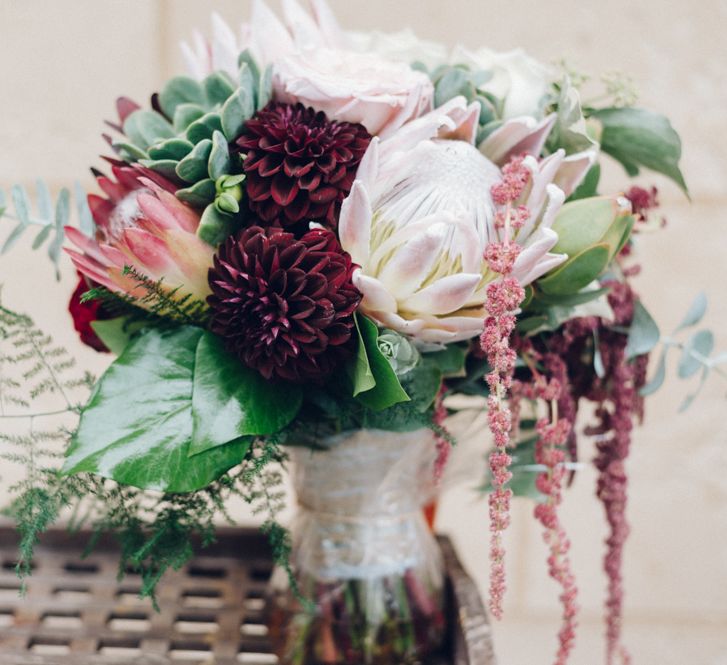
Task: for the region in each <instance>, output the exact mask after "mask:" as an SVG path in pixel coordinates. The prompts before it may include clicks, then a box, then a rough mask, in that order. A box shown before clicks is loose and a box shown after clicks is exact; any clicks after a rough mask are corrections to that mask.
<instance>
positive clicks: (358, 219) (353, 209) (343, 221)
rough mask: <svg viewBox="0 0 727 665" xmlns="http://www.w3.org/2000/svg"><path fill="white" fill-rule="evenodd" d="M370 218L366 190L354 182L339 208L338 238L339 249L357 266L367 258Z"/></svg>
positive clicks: (359, 183) (370, 212)
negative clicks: (345, 252) (339, 241)
mask: <svg viewBox="0 0 727 665" xmlns="http://www.w3.org/2000/svg"><path fill="white" fill-rule="evenodd" d="M371 218H372V211H371V203H370V201H369V197H368V193H367V192H366V188H365V187H364V186H363V185H362V184H361V182H359V181H356V182H354V183H353V187H352V188H351V193H350V194H349V195H348V197H347V198H346V199H345V200H344V201H343V205H342V206H341V215H340V217H339V218H338V236H339V238H340V240H341V247H343V249H345V250H346V251H347V252H348V253H349V254H350V255H351V260H352V261H353V262H354V263H357V264H359V265H361V264H364V263H366V261H367V260H368V257H369V243H370V241H371V221H372V220H371Z"/></svg>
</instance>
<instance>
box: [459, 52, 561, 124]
mask: <svg viewBox="0 0 727 665" xmlns="http://www.w3.org/2000/svg"><path fill="white" fill-rule="evenodd" d="M451 62H452V64H463V65H468V66H469V67H472V68H473V69H482V70H485V71H489V72H491V73H492V75H493V76H492V78H491V79H490V80H489V81H487V82H486V83H484V84H483V85H482V86H481V87H482V90H484V91H485V92H489V93H491V94H493V95H495V97H498V98H500V99H503V100H504V109H503V116H504V118H505V119H509V118H515V117H518V116H535V117H539V116H541V115H542V110H543V109H542V100H543V97H544V96H545V95H546V94H547V92H548V90H549V89H550V84H551V81H552V80H553V77H554V73H553V71H552V69H551V68H550V67H548V66H546V65H544V64H543V63H541V62H538V61H537V60H535V59H533V58H531V57H530V56H529V55H528V54H527V53H525V51H523V50H522V49H515V50H513V51H506V52H497V51H491V50H490V49H487V48H481V49H479V50H478V51H474V52H473V51H468V50H467V49H465V48H463V47H461V46H458V47H456V48H455V49H454V51H453V53H452V57H451Z"/></svg>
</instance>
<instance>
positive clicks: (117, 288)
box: [66, 163, 214, 304]
mask: <svg viewBox="0 0 727 665" xmlns="http://www.w3.org/2000/svg"><path fill="white" fill-rule="evenodd" d="M112 172H113V174H114V176H115V178H116V180H112V179H111V178H107V177H105V176H100V177H99V178H98V184H99V186H100V187H101V189H102V190H103V192H104V193H105V194H106V196H107V198H103V197H100V196H96V195H93V194H92V195H90V196H89V198H88V203H89V207H90V208H91V213H92V214H93V218H94V220H95V222H96V226H97V230H96V235H95V237H93V238H89V237H87V236H85V235H84V234H83V233H81V232H80V231H78V230H77V229H74V228H73V227H66V236H67V237H68V239H69V240H70V241H71V242H72V243H73V244H74V245H76V247H78V248H79V249H80V250H81V251H80V252H79V251H76V250H73V249H66V252H67V253H68V254H69V255H70V257H71V260H72V261H73V263H74V265H75V266H76V268H78V270H79V271H80V272H81V273H83V274H84V275H86V277H88V278H89V279H91V280H93V281H94V282H96V283H98V284H101V285H102V286H105V287H106V288H108V289H110V290H111V291H114V292H117V293H122V294H127V295H130V296H132V297H140V296H143V295H144V293H143V291H142V290H141V288H140V285H139V282H138V280H136V279H134V278H132V277H131V276H130V275H127V274H125V268H126V267H131V268H134V269H135V270H136V271H137V272H138V273H139V274H141V275H144V276H145V277H148V278H149V279H151V280H153V281H159V280H163V281H162V287H163V288H165V289H166V290H168V291H170V292H171V291H172V290H174V291H175V297H179V298H181V297H183V296H185V295H190V296H192V297H193V298H195V299H198V300H204V299H205V298H206V297H207V295H208V294H209V292H210V291H209V286H208V284H207V271H208V269H209V267H210V266H211V265H212V256H213V254H214V248H213V247H211V246H209V245H207V244H206V243H205V242H204V241H203V240H200V238H198V237H197V235H196V231H197V227H198V226H199V216H198V215H197V213H196V212H194V211H193V210H192V209H191V208H189V207H188V206H186V205H184V204H183V203H182V202H181V201H179V200H178V199H177V198H176V196H174V194H173V191H174V187H173V185H171V184H170V183H168V182H166V181H165V180H163V179H162V178H160V177H159V176H158V175H152V174H151V173H150V172H148V171H146V170H145V169H140V168H136V167H130V166H121V165H120V164H118V163H113V165H112ZM139 302H140V304H143V302H142V301H141V300H140V301H139Z"/></svg>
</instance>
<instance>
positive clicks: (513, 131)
mask: <svg viewBox="0 0 727 665" xmlns="http://www.w3.org/2000/svg"><path fill="white" fill-rule="evenodd" d="M556 117H557V116H556V114H555V113H551V114H550V115H549V116H548V117H547V118H544V119H543V120H541V121H540V122H538V121H537V120H536V119H535V118H530V117H522V118H513V119H512V120H508V121H507V122H506V123H505V124H504V125H502V127H500V128H498V129H496V130H495V131H494V132H492V134H490V135H489V136H488V137H487V138H486V139H485V140H484V141H483V142H482V143H481V144H480V146H479V148H480V152H482V154H484V155H485V157H487V158H489V159H490V160H491V161H493V162H495V164H498V165H502V164H504V163H505V162H507V161H508V160H509V159H510V157H511V156H512V155H520V154H522V153H527V154H529V155H535V156H538V155H540V153H541V152H542V150H543V146H544V145H545V141H546V139H547V138H548V134H550V130H551V129H553V125H554V124H555V120H556Z"/></svg>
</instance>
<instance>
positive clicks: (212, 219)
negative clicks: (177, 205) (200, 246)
mask: <svg viewBox="0 0 727 665" xmlns="http://www.w3.org/2000/svg"><path fill="white" fill-rule="evenodd" d="M237 226H238V222H237V220H236V219H235V217H233V216H232V215H229V214H226V213H224V212H221V211H220V210H218V209H217V207H216V206H215V204H214V203H210V204H209V205H208V206H207V207H206V208H205V209H204V212H203V213H202V218H201V219H200V222H199V227H198V228H197V236H199V238H200V239H201V240H204V242H206V243H207V244H208V245H210V246H212V247H217V246H218V245H219V244H220V243H222V242H223V241H224V240H225V239H226V238H228V237H229V236H231V235H232V234H233V233H234V232H235V230H236V228H237Z"/></svg>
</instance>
